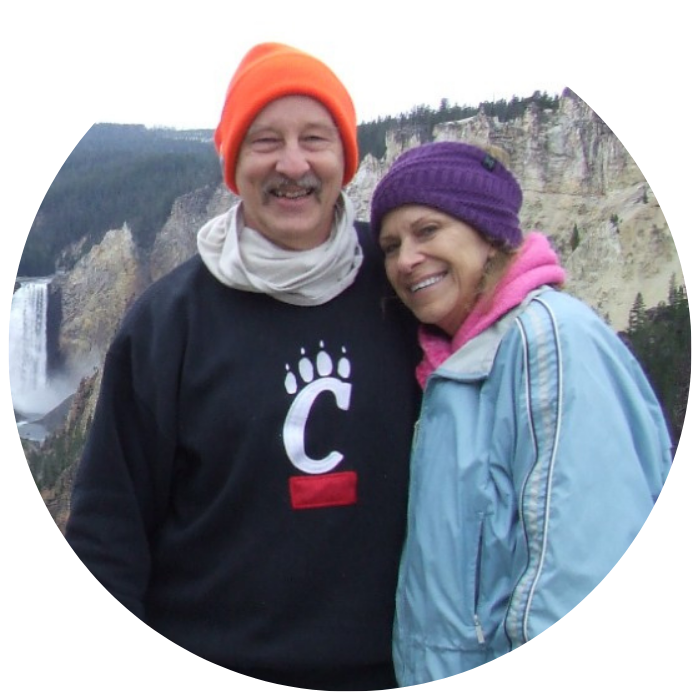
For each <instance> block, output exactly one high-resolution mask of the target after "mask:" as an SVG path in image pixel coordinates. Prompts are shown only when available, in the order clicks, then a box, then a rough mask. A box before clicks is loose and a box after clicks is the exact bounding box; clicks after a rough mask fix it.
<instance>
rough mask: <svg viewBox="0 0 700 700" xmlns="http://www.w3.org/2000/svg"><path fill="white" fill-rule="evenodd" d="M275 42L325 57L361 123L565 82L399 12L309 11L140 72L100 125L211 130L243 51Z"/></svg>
mask: <svg viewBox="0 0 700 700" xmlns="http://www.w3.org/2000/svg"><path fill="white" fill-rule="evenodd" d="M263 41H280V42H283V43H286V44H291V45H292V46H296V47H297V48H299V49H302V50H304V51H307V52H308V53H311V54H313V55H315V56H317V57H318V58H320V59H321V60H322V61H324V62H325V63H327V64H328V65H329V66H330V67H331V68H332V70H333V71H334V72H335V73H336V74H337V75H338V77H339V78H340V79H341V80H342V81H343V82H344V83H345V85H346V87H347V88H348V90H349V91H350V94H351V95H352V97H353V100H354V102H355V107H356V109H357V114H358V121H359V122H366V121H371V120H372V119H375V118H377V117H382V116H397V115H398V114H400V113H401V112H408V111H410V110H411V108H413V107H415V106H417V105H420V104H425V105H428V106H429V107H433V108H437V107H438V106H439V104H440V100H441V99H443V98H447V99H448V100H449V101H450V102H451V103H452V104H459V105H465V106H469V107H475V106H478V104H479V103H480V102H483V101H490V100H499V99H505V100H510V99H511V98H512V97H513V96H516V97H529V96H530V95H532V93H533V92H535V90H540V91H542V92H547V93H549V94H550V95H552V96H554V95H560V94H561V92H562V90H563V89H564V87H565V83H564V82H563V80H561V79H560V78H559V77H558V76H554V75H553V74H552V73H550V72H549V71H548V70H546V68H544V67H542V66H540V65H538V64H537V63H535V62H534V61H533V60H531V59H530V58H528V57H526V56H524V55H523V54H521V53H518V52H517V51H515V50H514V49H511V48H509V47H507V46H504V45H503V44H501V43H499V42H498V41H496V40H494V39H491V38H489V37H486V36H484V35H482V34H478V33H477V32H474V31H471V30H469V29H464V28H463V27H459V26H457V25H454V24H448V23H447V22H442V21H440V20H436V19H432V18H429V17H422V16H419V15H411V14H408V13H405V12H392V11H389V10H373V9H363V8H355V9H328V10H306V11H303V12H296V13H293V14H287V15H280V16H277V17H271V18H268V19H262V20H259V21H257V22H253V23H251V24H247V25H244V26H241V27H236V28H234V29H230V30H228V31H225V32H223V33H221V34H218V35H216V36H213V37H211V38H210V39H207V40H206V41H203V42H201V43H200V44H196V45H195V46H192V47H190V48H189V49H187V50H186V51H183V52H182V53H180V54H177V55H176V56H173V57H172V58H171V59H170V60H168V61H166V62H165V63H163V64H162V65H160V66H159V67H158V68H156V69H155V70H153V71H151V72H150V73H148V74H147V75H145V76H144V77H143V78H142V79H141V80H139V81H138V82H137V83H136V84H135V85H134V86H132V87H131V88H130V89H129V90H128V91H127V92H125V93H124V94H123V95H122V96H121V97H120V96H118V95H115V96H114V99H115V102H114V104H113V105H112V106H111V107H110V108H109V109H108V110H107V111H106V112H105V113H104V114H103V115H102V116H100V117H99V118H98V120H97V121H98V122H113V123H118V124H145V125H146V126H166V127H173V128H181V129H190V128H207V129H209V128H214V127H215V126H216V124H217V122H218V119H219V114H220V112H221V107H222V104H223V99H224V96H225V93H226V88H227V86H228V83H229V80H230V79H231V75H232V74H233V72H234V70H235V69H236V66H237V65H238V63H239V61H240V60H241V58H242V57H243V55H244V54H245V53H246V51H247V50H248V49H249V48H251V47H252V46H253V45H255V44H257V43H260V42H263Z"/></svg>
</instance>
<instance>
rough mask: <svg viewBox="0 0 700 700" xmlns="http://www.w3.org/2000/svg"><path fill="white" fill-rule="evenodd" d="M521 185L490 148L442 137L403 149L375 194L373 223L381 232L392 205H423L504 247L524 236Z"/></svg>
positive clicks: (514, 246) (512, 245)
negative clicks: (383, 220)
mask: <svg viewBox="0 0 700 700" xmlns="http://www.w3.org/2000/svg"><path fill="white" fill-rule="evenodd" d="M522 203H523V193H522V190H521V189H520V185H519V184H518V182H517V180H516V179H515V177H513V175H512V174H511V172H510V171H509V170H508V169H507V168H506V167H505V166H504V165H503V164H502V163H501V162H500V161H498V160H496V159H495V158H494V157H493V156H491V155H489V154H488V153H486V151H483V150H481V149H480V148H477V147H476V146H471V145H469V144H466V143H457V142H454V141H437V142H434V143H428V144H424V145H422V146H417V147H416V148H412V149H410V150H409V151H406V152H405V153H403V154H401V155H400V156H399V157H398V158H397V159H396V160H395V161H394V163H393V165H392V166H391V168H389V172H388V173H387V174H386V175H385V176H384V178H383V179H382V180H381V181H380V182H379V184H378V185H377V187H376V189H375V190H374V194H373V195H372V205H371V213H370V217H371V228H372V233H373V234H374V236H375V238H378V237H379V231H380V230H381V224H382V219H383V218H384V216H385V214H388V213H389V212H390V211H391V210H392V209H396V208H397V207H401V206H404V205H406V204H419V205H423V206H426V207H432V208H433V209H439V210H440V211H442V212H444V213H446V214H449V215H450V216H453V217H454V218H456V219H460V220H461V221H463V222H464V223H466V224H469V225H470V226H472V227H473V228H475V229H476V230H477V231H478V232H479V233H480V234H481V235H482V236H484V238H487V239H488V240H489V241H491V242H493V243H495V244H496V245H498V246H499V247H503V248H510V249H512V248H517V247H518V246H519V245H520V243H521V242H522V240H523V234H522V231H521V230H520V220H519V218H518V213H519V211H520V207H521V205H522Z"/></svg>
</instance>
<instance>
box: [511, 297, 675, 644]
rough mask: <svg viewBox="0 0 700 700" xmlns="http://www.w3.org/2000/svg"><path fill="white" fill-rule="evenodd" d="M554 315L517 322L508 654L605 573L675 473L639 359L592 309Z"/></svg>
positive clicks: (539, 312) (542, 312)
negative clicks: (517, 533) (516, 552)
mask: <svg viewBox="0 0 700 700" xmlns="http://www.w3.org/2000/svg"><path fill="white" fill-rule="evenodd" d="M555 309H557V307H556V304H555V305H554V307H552V306H550V305H548V304H546V303H541V302H539V301H536V302H533V304H532V305H531V310H528V311H527V312H526V313H524V314H523V315H522V317H521V319H519V321H518V326H519V331H520V335H521V338H522V353H523V355H522V372H521V377H520V381H519V384H520V385H519V387H518V388H517V391H518V398H517V400H516V403H517V412H518V414H519V417H518V418H517V420H518V425H519V428H518V439H517V440H516V446H515V449H514V462H513V464H514V466H513V477H514V481H515V486H516V489H517V493H518V494H519V503H518V527H520V528H521V537H520V538H519V542H521V546H522V550H523V551H522V552H521V557H520V561H521V563H522V566H520V567H519V568H518V569H517V570H516V571H514V572H513V576H514V580H513V581H512V591H513V592H512V595H511V599H510V603H509V606H508V610H507V615H506V632H507V634H508V637H509V639H510V641H511V644H512V646H513V647H517V646H520V645H521V644H523V643H525V642H526V641H528V640H529V639H531V638H532V637H534V636H535V635H537V634H539V633H540V632H542V631H544V630H545V629H547V628H548V627H549V626H551V625H552V624H554V623H555V622H556V621H557V620H559V619H561V618H562V617H563V616H564V615H566V614H567V613H568V612H569V611H570V610H571V609H573V608H574V607H575V606H576V605H577V604H578V603H579V602H581V600H583V598H585V597H586V596H587V595H588V593H590V592H591V591H592V590H593V588H595V587H596V586H597V585H598V583H600V581H602V579H603V578H604V577H605V576H606V575H607V574H608V573H609V572H610V570H611V569H612V568H613V567H614V566H615V564H616V563H617V561H618V560H619V559H620V557H621V556H622V555H623V554H624V553H625V551H626V550H627V548H628V547H629V545H630V544H631V543H632V541H633V540H634V538H635V537H636V535H637V533H638V532H639V530H640V529H641V527H642V526H643V524H644V522H645V520H646V518H647V517H648V515H649V513H650V511H651V509H652V507H653V505H654V503H655V501H656V498H657V497H658V494H659V492H660V490H661V488H662V486H663V483H664V480H665V478H666V475H667V474H668V470H669V468H670V464H671V445H670V440H669V436H668V431H667V429H666V424H665V421H664V419H663V415H662V412H661V409H660V407H659V404H658V402H657V400H656V398H655V396H654V394H653V392H652V390H651V388H650V386H649V384H648V382H647V380H646V378H645V377H644V375H643V373H642V371H641V369H640V367H639V365H638V364H637V362H636V360H635V359H634V358H633V357H632V355H631V354H630V353H629V351H628V350H627V349H626V348H625V347H624V346H623V345H622V343H621V342H620V341H619V339H618V338H617V337H616V336H615V334H614V333H613V332H612V331H611V330H610V329H609V328H608V327H607V326H605V324H603V323H602V322H601V321H600V320H599V319H597V317H595V314H594V313H593V312H590V310H588V309H586V310H585V312H582V311H580V310H579V309H578V307H576V306H574V311H573V314H572V315H570V314H569V311H570V309H569V307H567V308H566V309H565V310H564V311H560V310H559V309H557V310H555Z"/></svg>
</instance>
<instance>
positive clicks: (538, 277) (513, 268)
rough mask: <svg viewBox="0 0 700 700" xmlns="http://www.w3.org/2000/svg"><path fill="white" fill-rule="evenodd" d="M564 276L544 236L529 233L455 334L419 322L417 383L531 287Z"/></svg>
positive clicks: (561, 281) (524, 294) (422, 384)
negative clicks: (490, 290)
mask: <svg viewBox="0 0 700 700" xmlns="http://www.w3.org/2000/svg"><path fill="white" fill-rule="evenodd" d="M564 279H565V272H564V269H563V268H562V267H561V266H560V265H559V259H558V258H557V254H556V253H555V252H554V250H553V249H552V247H551V246H550V244H549V241H548V240H547V238H546V237H545V236H544V235H543V234H541V233H531V234H530V235H528V236H527V237H526V238H525V240H524V242H523V244H522V246H521V248H520V250H519V251H518V254H517V255H516V257H515V259H514V260H513V262H512V263H511V265H510V266H509V267H508V269H507V270H506V273H505V275H504V276H503V277H502V279H501V280H500V281H499V283H498V285H497V287H496V291H495V292H494V294H493V296H492V297H491V298H490V299H488V300H485V299H480V300H479V301H478V302H477V303H476V305H475V306H474V308H473V309H472V310H471V312H470V313H469V315H468V316H467V318H466V319H465V320H464V323H463V324H462V326H461V327H460V328H459V330H458V331H457V333H456V334H455V335H454V337H452V338H449V337H448V336H446V335H441V334H439V333H436V332H435V331H434V330H432V329H431V327H429V326H425V325H422V326H420V328H419V330H418V340H419V342H420V345H421V347H422V348H423V353H424V354H423V359H422V360H421V362H420V364H419V365H418V367H417V368H416V377H417V378H418V381H419V383H420V385H421V386H422V387H423V388H425V383H426V382H427V380H428V376H429V375H430V374H431V373H432V372H434V371H435V370H436V369H437V368H438V367H439V366H440V365H441V364H442V363H443V362H444V361H445V360H446V359H447V358H448V357H449V356H450V355H452V354H453V353H454V352H455V351H456V350H458V349H459V348H461V347H462V346H463V345H464V344H465V343H467V342H468V341H469V340H471V339H472V338H474V337H476V336H477V335H479V333H481V332H482V331H484V330H485V329H486V328H488V327H489V326H491V325H493V324H494V323H495V322H496V321H498V319H499V318H501V316H503V315H504V314H506V313H507V312H508V311H510V310H511V309H513V308H515V307H516V306H517V305H518V304H520V303H521V302H522V301H523V299H525V297H526V296H527V295H528V294H529V293H530V292H531V291H532V290H533V289H537V287H541V286H542V285H543V284H552V285H561V284H562V283H563V282H564Z"/></svg>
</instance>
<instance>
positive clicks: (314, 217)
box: [236, 95, 345, 250]
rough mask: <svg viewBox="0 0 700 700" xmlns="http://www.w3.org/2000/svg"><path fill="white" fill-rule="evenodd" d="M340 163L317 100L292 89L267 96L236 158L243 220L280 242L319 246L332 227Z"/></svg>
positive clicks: (339, 148) (336, 140) (339, 149)
mask: <svg viewBox="0 0 700 700" xmlns="http://www.w3.org/2000/svg"><path fill="white" fill-rule="evenodd" d="M344 166H345V163H344V155H343V144H342V141H341V140H340V135H339V134H338V129H337V128H336V126H335V123H334V122H333V119H332V117H331V115H330V113H329V112H328V110H327V109H326V108H325V107H324V106H323V105H322V104H321V103H320V102H318V101H316V100H314V99H312V98H310V97H302V96H297V95H293V96H290V97H281V98H280V99H278V100H275V101H273V102H270V104H268V105H266V106H265V107H264V108H263V109H262V110H261V111H260V112H259V114H258V115H257V117H256V118H255V120H254V121H253V123H252V124H251V125H250V128H249V129H248V132H247V133H246V136H245V138H244V140H243V143H242V145H241V150H240V152H239V156H238V163H237V164H236V186H237V187H238V191H239V193H240V196H241V199H242V201H243V217H244V220H245V224H246V226H249V227H250V228H253V229H255V230H256V231H258V232H259V233H261V234H262V235H263V236H265V237H266V238H268V239H269V240H270V241H272V242H273V243H275V244H276V245H278V246H280V247H282V248H287V249H290V250H309V249H311V248H315V247H317V246H319V245H320V244H321V243H323V242H324V241H325V240H326V239H327V238H328V236H329V234H330V231H331V227H332V224H333V210H334V207H335V204H336V202H337V200H338V197H339V195H340V190H341V187H342V182H343V172H344Z"/></svg>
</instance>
